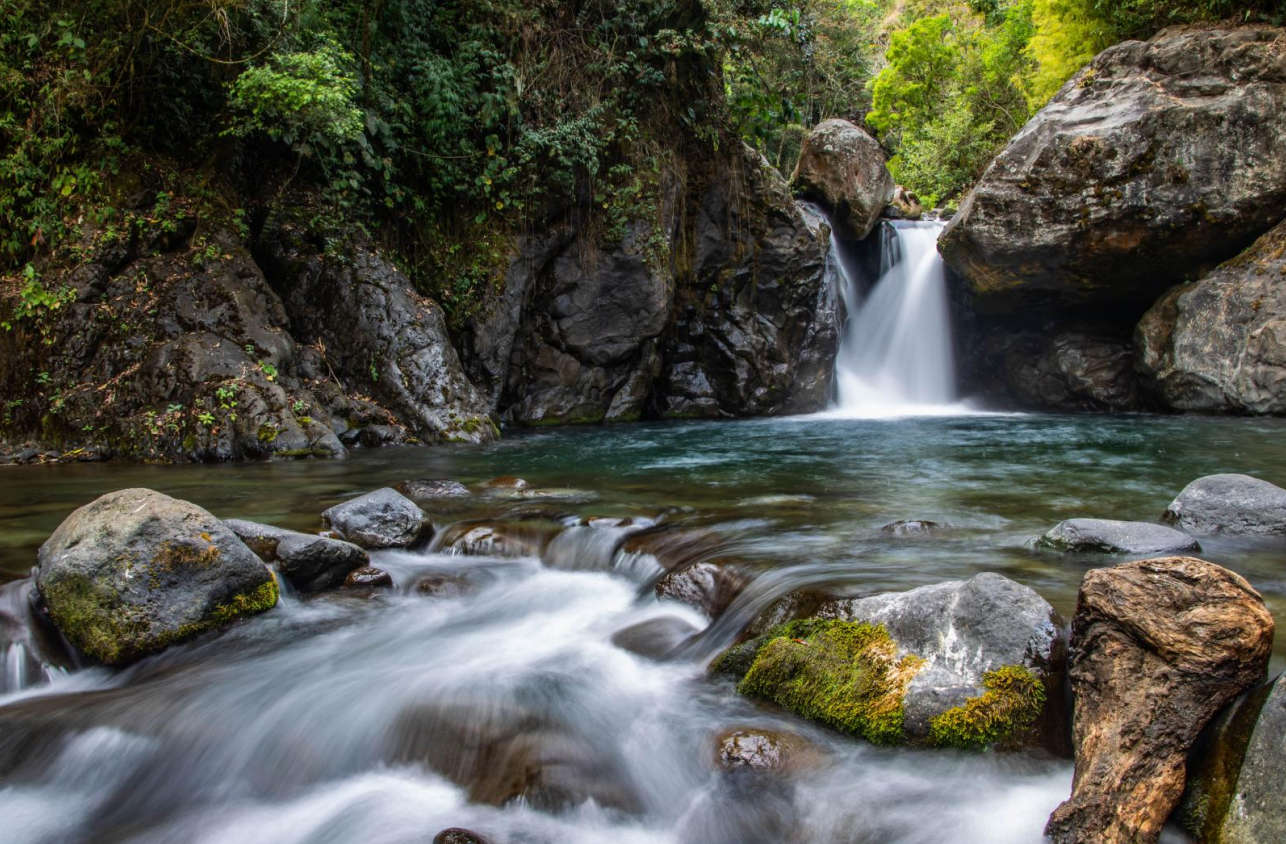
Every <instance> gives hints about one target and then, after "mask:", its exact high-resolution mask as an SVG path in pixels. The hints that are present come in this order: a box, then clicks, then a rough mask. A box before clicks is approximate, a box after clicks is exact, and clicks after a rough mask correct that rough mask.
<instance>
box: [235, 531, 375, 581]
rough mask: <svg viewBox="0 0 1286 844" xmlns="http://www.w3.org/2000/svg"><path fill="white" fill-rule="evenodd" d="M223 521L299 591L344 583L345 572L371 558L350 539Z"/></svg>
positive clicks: (364, 563)
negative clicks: (274, 566)
mask: <svg viewBox="0 0 1286 844" xmlns="http://www.w3.org/2000/svg"><path fill="white" fill-rule="evenodd" d="M224 524H225V525H227V526H228V528H229V529H230V530H231V531H232V532H233V533H235V534H236V535H237V537H238V538H239V539H240V540H241V541H242V542H244V543H245V544H246V545H247V546H248V547H249V548H250V550H251V551H254V552H255V553H256V554H258V555H259V558H260V559H262V560H263V561H264V562H267V563H276V565H277V571H279V572H281V573H282V574H283V575H284V576H285V577H286V579H287V580H289V581H290V582H291V584H292V585H293V586H294V587H295V588H296V589H298V590H300V591H301V592H319V591H321V590H323V589H333V588H334V587H336V586H339V585H341V584H342V583H344V579H345V578H347V577H348V574H349V572H351V571H353V570H354V569H358V568H361V567H362V566H365V565H367V564H368V563H370V561H371V558H370V555H368V554H367V553H366V552H365V551H363V550H362V549H361V548H358V547H357V546H356V545H354V544H353V543H351V542H343V541H341V540H338V539H329V538H327V537H324V536H314V535H312V534H308V533H299V532H298V531H293V530H286V529H285V528H279V527H273V526H271V525H261V524H258V523H256V522H248V521H245V520H243V519H228V520H227V521H225V522H224Z"/></svg>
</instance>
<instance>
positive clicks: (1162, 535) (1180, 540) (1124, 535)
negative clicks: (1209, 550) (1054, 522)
mask: <svg viewBox="0 0 1286 844" xmlns="http://www.w3.org/2000/svg"><path fill="white" fill-rule="evenodd" d="M1039 544H1040V545H1042V546H1044V547H1046V548H1053V549H1055V550H1058V551H1087V552H1091V553H1102V554H1187V553H1191V552H1195V551H1200V550H1201V545H1200V544H1199V543H1198V542H1197V540H1195V539H1193V538H1192V537H1191V536H1188V535H1187V534H1186V533H1183V532H1181V531H1177V530H1175V529H1174V528H1168V527H1166V526H1165V525H1154V524H1152V523H1151V522H1123V521H1118V520H1116V519H1068V520H1067V521H1065V522H1062V523H1061V524H1059V525H1058V526H1057V527H1055V528H1053V529H1052V530H1050V531H1049V532H1048V533H1046V534H1045V535H1044V536H1042V537H1041V538H1040V543H1039Z"/></svg>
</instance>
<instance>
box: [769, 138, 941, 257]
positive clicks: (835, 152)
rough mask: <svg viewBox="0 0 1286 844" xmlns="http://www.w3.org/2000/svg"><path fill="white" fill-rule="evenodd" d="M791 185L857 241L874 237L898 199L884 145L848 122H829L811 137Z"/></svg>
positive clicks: (800, 153) (805, 142)
mask: <svg viewBox="0 0 1286 844" xmlns="http://www.w3.org/2000/svg"><path fill="white" fill-rule="evenodd" d="M791 182H792V184H793V185H794V187H795V190H796V191H798V192H799V193H800V194H801V195H803V196H804V197H806V198H808V199H812V200H814V201H816V202H817V203H819V204H820V205H821V206H822V207H823V208H825V209H826V211H827V212H828V213H829V214H830V216H831V220H832V221H834V223H835V224H836V225H837V226H839V227H840V230H841V231H843V232H844V233H845V234H846V235H847V236H848V237H851V238H853V239H854V240H861V239H862V238H864V237H866V236H867V235H868V234H870V233H871V229H873V228H874V227H875V223H876V221H878V220H879V218H880V212H882V211H883V210H884V208H885V206H887V205H889V204H890V202H891V201H892V200H893V199H894V197H895V195H896V194H895V186H894V184H893V177H892V176H891V175H890V174H889V168H888V166H887V164H886V163H885V160H884V150H883V149H882V148H881V147H880V143H879V141H877V140H875V138H873V137H871V136H870V135H868V134H867V133H866V132H864V131H862V130H861V129H859V128H858V127H857V126H854V125H853V124H852V123H849V122H848V121H847V120H838V119H834V120H826V121H823V122H821V123H819V124H817V126H816V127H814V128H813V130H812V131H811V132H809V133H808V136H807V137H806V138H804V144H803V148H802V149H801V150H800V152H799V164H798V165H797V166H796V167H795V174H794V175H793V176H792V177H791ZM917 204H918V203H917Z"/></svg>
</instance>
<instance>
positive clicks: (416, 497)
mask: <svg viewBox="0 0 1286 844" xmlns="http://www.w3.org/2000/svg"><path fill="white" fill-rule="evenodd" d="M393 489H395V490H397V491H398V492H400V493H402V494H403V495H405V496H406V497H407V498H409V499H411V500H412V501H432V500H434V499H438V498H463V497H466V496H468V495H469V494H470V493H469V488H468V487H467V486H465V485H464V484H462V483H460V482H459V481H452V480H448V479H446V478H424V479H421V480H416V481H399V482H398V483H396V484H394V485H393Z"/></svg>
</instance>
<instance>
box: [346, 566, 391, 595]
mask: <svg viewBox="0 0 1286 844" xmlns="http://www.w3.org/2000/svg"><path fill="white" fill-rule="evenodd" d="M392 585H393V578H392V576H391V575H389V573H388V572H386V571H384V569H377V568H375V567H374V566H362V567H361V568H357V569H353V570H352V571H350V572H349V573H348V577H346V578H345V579H344V587H345V588H347V589H384V588H387V587H389V586H392Z"/></svg>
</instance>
